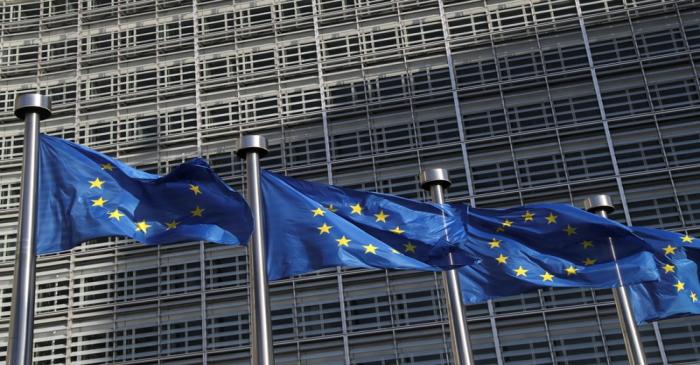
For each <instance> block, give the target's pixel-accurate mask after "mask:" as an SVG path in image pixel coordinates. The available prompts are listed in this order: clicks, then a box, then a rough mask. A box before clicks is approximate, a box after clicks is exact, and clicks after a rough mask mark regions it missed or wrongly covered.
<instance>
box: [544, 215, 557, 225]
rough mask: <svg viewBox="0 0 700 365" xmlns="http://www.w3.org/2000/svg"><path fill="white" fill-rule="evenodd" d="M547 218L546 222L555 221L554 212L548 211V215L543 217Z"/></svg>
mask: <svg viewBox="0 0 700 365" xmlns="http://www.w3.org/2000/svg"><path fill="white" fill-rule="evenodd" d="M544 219H546V220H547V224H554V223H557V216H556V215H554V213H549V215H548V216H546V217H544Z"/></svg>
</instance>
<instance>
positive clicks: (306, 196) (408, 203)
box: [261, 171, 475, 280]
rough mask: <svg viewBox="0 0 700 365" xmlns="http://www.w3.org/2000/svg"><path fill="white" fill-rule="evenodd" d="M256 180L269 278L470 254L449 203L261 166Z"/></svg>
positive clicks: (437, 263) (406, 265)
mask: <svg viewBox="0 0 700 365" xmlns="http://www.w3.org/2000/svg"><path fill="white" fill-rule="evenodd" d="M261 186H262V193H263V202H264V209H265V214H264V216H265V236H266V242H267V246H266V247H267V253H266V254H267V271H268V277H269V279H270V280H276V279H281V278H285V277H289V276H293V275H298V274H303V273H307V272H310V271H314V270H319V269H323V268H329V267H335V266H343V267H350V268H385V269H413V270H428V271H436V270H442V269H445V268H451V267H457V266H461V265H465V264H471V263H474V262H475V259H474V258H473V257H471V256H469V255H465V254H464V250H463V248H462V247H461V245H463V244H464V243H465V239H466V235H465V232H464V230H463V229H462V226H461V223H460V221H459V217H457V216H456V215H455V213H454V211H453V210H452V209H451V208H450V207H449V206H448V205H438V204H431V203H422V202H418V201H414V200H409V199H405V198H401V197H396V196H391V195H385V194H378V193H370V192H362V191H356V190H350V189H342V188H338V187H335V186H332V185H325V184H319V183H313V182H306V181H300V180H296V179H292V178H289V177H284V176H282V175H278V174H275V173H271V172H268V171H262V178H261ZM449 253H452V261H450V259H449V255H448V254H449Z"/></svg>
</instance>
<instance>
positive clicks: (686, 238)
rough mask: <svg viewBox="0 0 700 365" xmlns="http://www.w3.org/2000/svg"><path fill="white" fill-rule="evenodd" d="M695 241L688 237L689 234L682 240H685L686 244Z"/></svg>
mask: <svg viewBox="0 0 700 365" xmlns="http://www.w3.org/2000/svg"><path fill="white" fill-rule="evenodd" d="M694 239H695V238H693V237H690V236H688V234H687V233H686V234H685V236H683V237H681V240H683V242H686V243H693V240H694Z"/></svg>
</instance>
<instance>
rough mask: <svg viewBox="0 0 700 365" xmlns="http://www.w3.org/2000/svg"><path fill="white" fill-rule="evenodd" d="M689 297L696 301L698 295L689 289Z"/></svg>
mask: <svg viewBox="0 0 700 365" xmlns="http://www.w3.org/2000/svg"><path fill="white" fill-rule="evenodd" d="M690 299H691V300H692V301H693V303H695V302H697V301H698V295H697V294H695V293H693V292H692V291H691V292H690Z"/></svg>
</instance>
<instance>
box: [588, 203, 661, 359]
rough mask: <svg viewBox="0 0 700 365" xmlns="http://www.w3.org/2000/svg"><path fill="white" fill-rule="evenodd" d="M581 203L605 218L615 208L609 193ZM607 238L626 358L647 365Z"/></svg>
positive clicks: (611, 243)
mask: <svg viewBox="0 0 700 365" xmlns="http://www.w3.org/2000/svg"><path fill="white" fill-rule="evenodd" d="M583 205H584V207H585V208H586V210H587V211H589V212H591V213H595V214H598V215H600V216H601V217H603V218H607V217H608V213H612V212H613V211H614V210H615V206H614V205H613V203H612V198H610V195H605V194H600V195H593V196H590V197H588V198H586V200H584V201H583ZM608 240H609V241H610V253H611V254H612V257H613V260H615V270H616V271H617V278H618V282H619V283H620V286H619V287H617V288H613V298H614V299H615V307H616V308H617V315H618V317H619V318H620V324H621V326H622V338H623V339H624V341H625V349H626V350H627V358H628V360H629V363H630V365H647V359H646V355H645V354H644V346H643V345H642V340H641V338H640V336H639V329H638V328H637V322H636V321H635V320H634V314H633V312H632V306H631V305H630V300H629V296H628V295H627V288H626V287H625V286H624V285H623V283H624V282H623V281H622V272H621V271H620V267H619V266H618V264H617V254H616V252H615V245H614V244H613V241H612V239H611V238H608Z"/></svg>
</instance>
